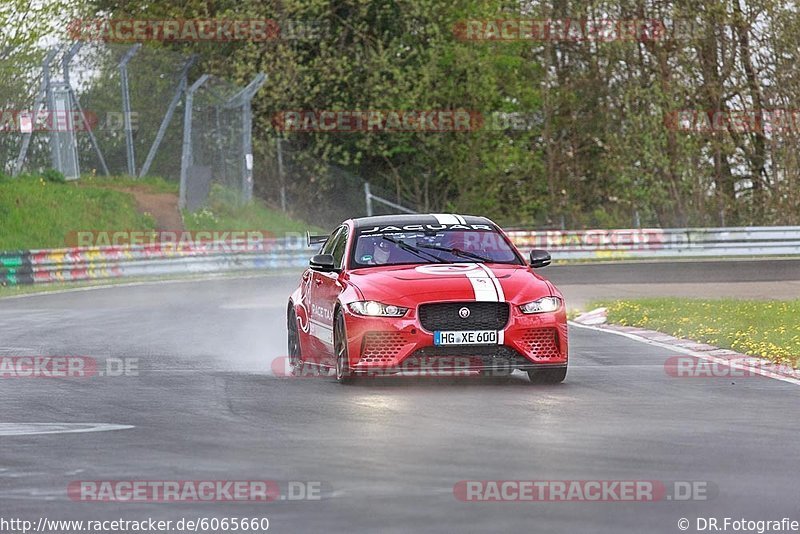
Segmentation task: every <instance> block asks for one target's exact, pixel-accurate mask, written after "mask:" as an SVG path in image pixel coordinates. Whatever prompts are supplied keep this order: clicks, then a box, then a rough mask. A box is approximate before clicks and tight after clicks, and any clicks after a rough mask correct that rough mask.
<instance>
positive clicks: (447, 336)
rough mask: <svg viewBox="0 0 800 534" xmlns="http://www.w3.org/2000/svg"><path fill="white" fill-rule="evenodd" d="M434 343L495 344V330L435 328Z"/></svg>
mask: <svg viewBox="0 0 800 534" xmlns="http://www.w3.org/2000/svg"><path fill="white" fill-rule="evenodd" d="M433 344H434V345H497V330H444V331H443V330H437V331H435V332H434V333H433Z"/></svg>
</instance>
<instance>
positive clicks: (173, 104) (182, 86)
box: [139, 54, 198, 178]
mask: <svg viewBox="0 0 800 534" xmlns="http://www.w3.org/2000/svg"><path fill="white" fill-rule="evenodd" d="M197 57H198V56H197V54H195V55H193V56H191V57H190V58H189V59H188V60H187V61H186V63H185V64H184V66H183V70H182V71H181V75H180V76H181V78H180V81H179V82H178V87H177V88H176V89H175V94H174V95H172V100H171V101H170V103H169V107H168V108H167V112H166V113H165V114H164V119H163V120H162V121H161V125H160V126H159V127H158V133H157V134H156V138H155V139H154V140H153V144H152V145H150V151H149V152H148V153H147V159H145V161H144V165H142V169H141V170H140V171H139V178H141V177H143V176H145V175H146V174H147V173H148V172H149V171H150V166H151V165H152V164H153V160H154V159H156V154H157V153H158V147H159V146H161V142H162V141H163V140H164V135H166V133H167V127H168V126H169V123H170V122H172V115H174V113H175V108H177V107H178V102H180V100H181V96H183V93H184V92H185V91H186V85H187V84H188V76H189V69H191V68H192V66H193V65H194V64H195V63H196V62H197Z"/></svg>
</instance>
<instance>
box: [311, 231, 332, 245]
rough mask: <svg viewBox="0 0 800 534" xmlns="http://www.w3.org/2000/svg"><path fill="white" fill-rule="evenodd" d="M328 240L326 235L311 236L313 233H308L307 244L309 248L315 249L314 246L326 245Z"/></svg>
mask: <svg viewBox="0 0 800 534" xmlns="http://www.w3.org/2000/svg"><path fill="white" fill-rule="evenodd" d="M327 240H328V236H326V235H311V232H306V244H307V245H308V246H309V247H313V246H314V245H319V244H320V243H324V242H325V241H327Z"/></svg>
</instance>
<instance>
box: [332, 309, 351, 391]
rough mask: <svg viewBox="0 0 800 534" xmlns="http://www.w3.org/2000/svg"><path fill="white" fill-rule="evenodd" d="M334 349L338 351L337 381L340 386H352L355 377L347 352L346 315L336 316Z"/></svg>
mask: <svg viewBox="0 0 800 534" xmlns="http://www.w3.org/2000/svg"><path fill="white" fill-rule="evenodd" d="M333 347H334V350H335V351H336V381H337V382H338V383H340V384H352V383H353V381H354V377H353V375H352V373H351V372H350V358H349V355H348V352H347V330H346V329H345V325H344V315H342V314H341V313H338V314H336V323H335V326H334V328H333Z"/></svg>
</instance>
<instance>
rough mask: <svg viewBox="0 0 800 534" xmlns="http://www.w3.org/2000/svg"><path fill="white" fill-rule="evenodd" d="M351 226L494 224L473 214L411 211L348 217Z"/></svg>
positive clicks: (356, 227)
mask: <svg viewBox="0 0 800 534" xmlns="http://www.w3.org/2000/svg"><path fill="white" fill-rule="evenodd" d="M350 221H351V222H352V224H353V228H355V229H359V228H373V227H375V226H405V225H409V224H422V225H426V224H431V225H438V224H464V225H472V224H488V225H492V226H495V224H494V223H493V222H492V221H491V220H489V219H487V218H486V217H477V216H475V215H456V214H453V213H413V214H406V215H376V216H373V217H358V218H356V219H350Z"/></svg>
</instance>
